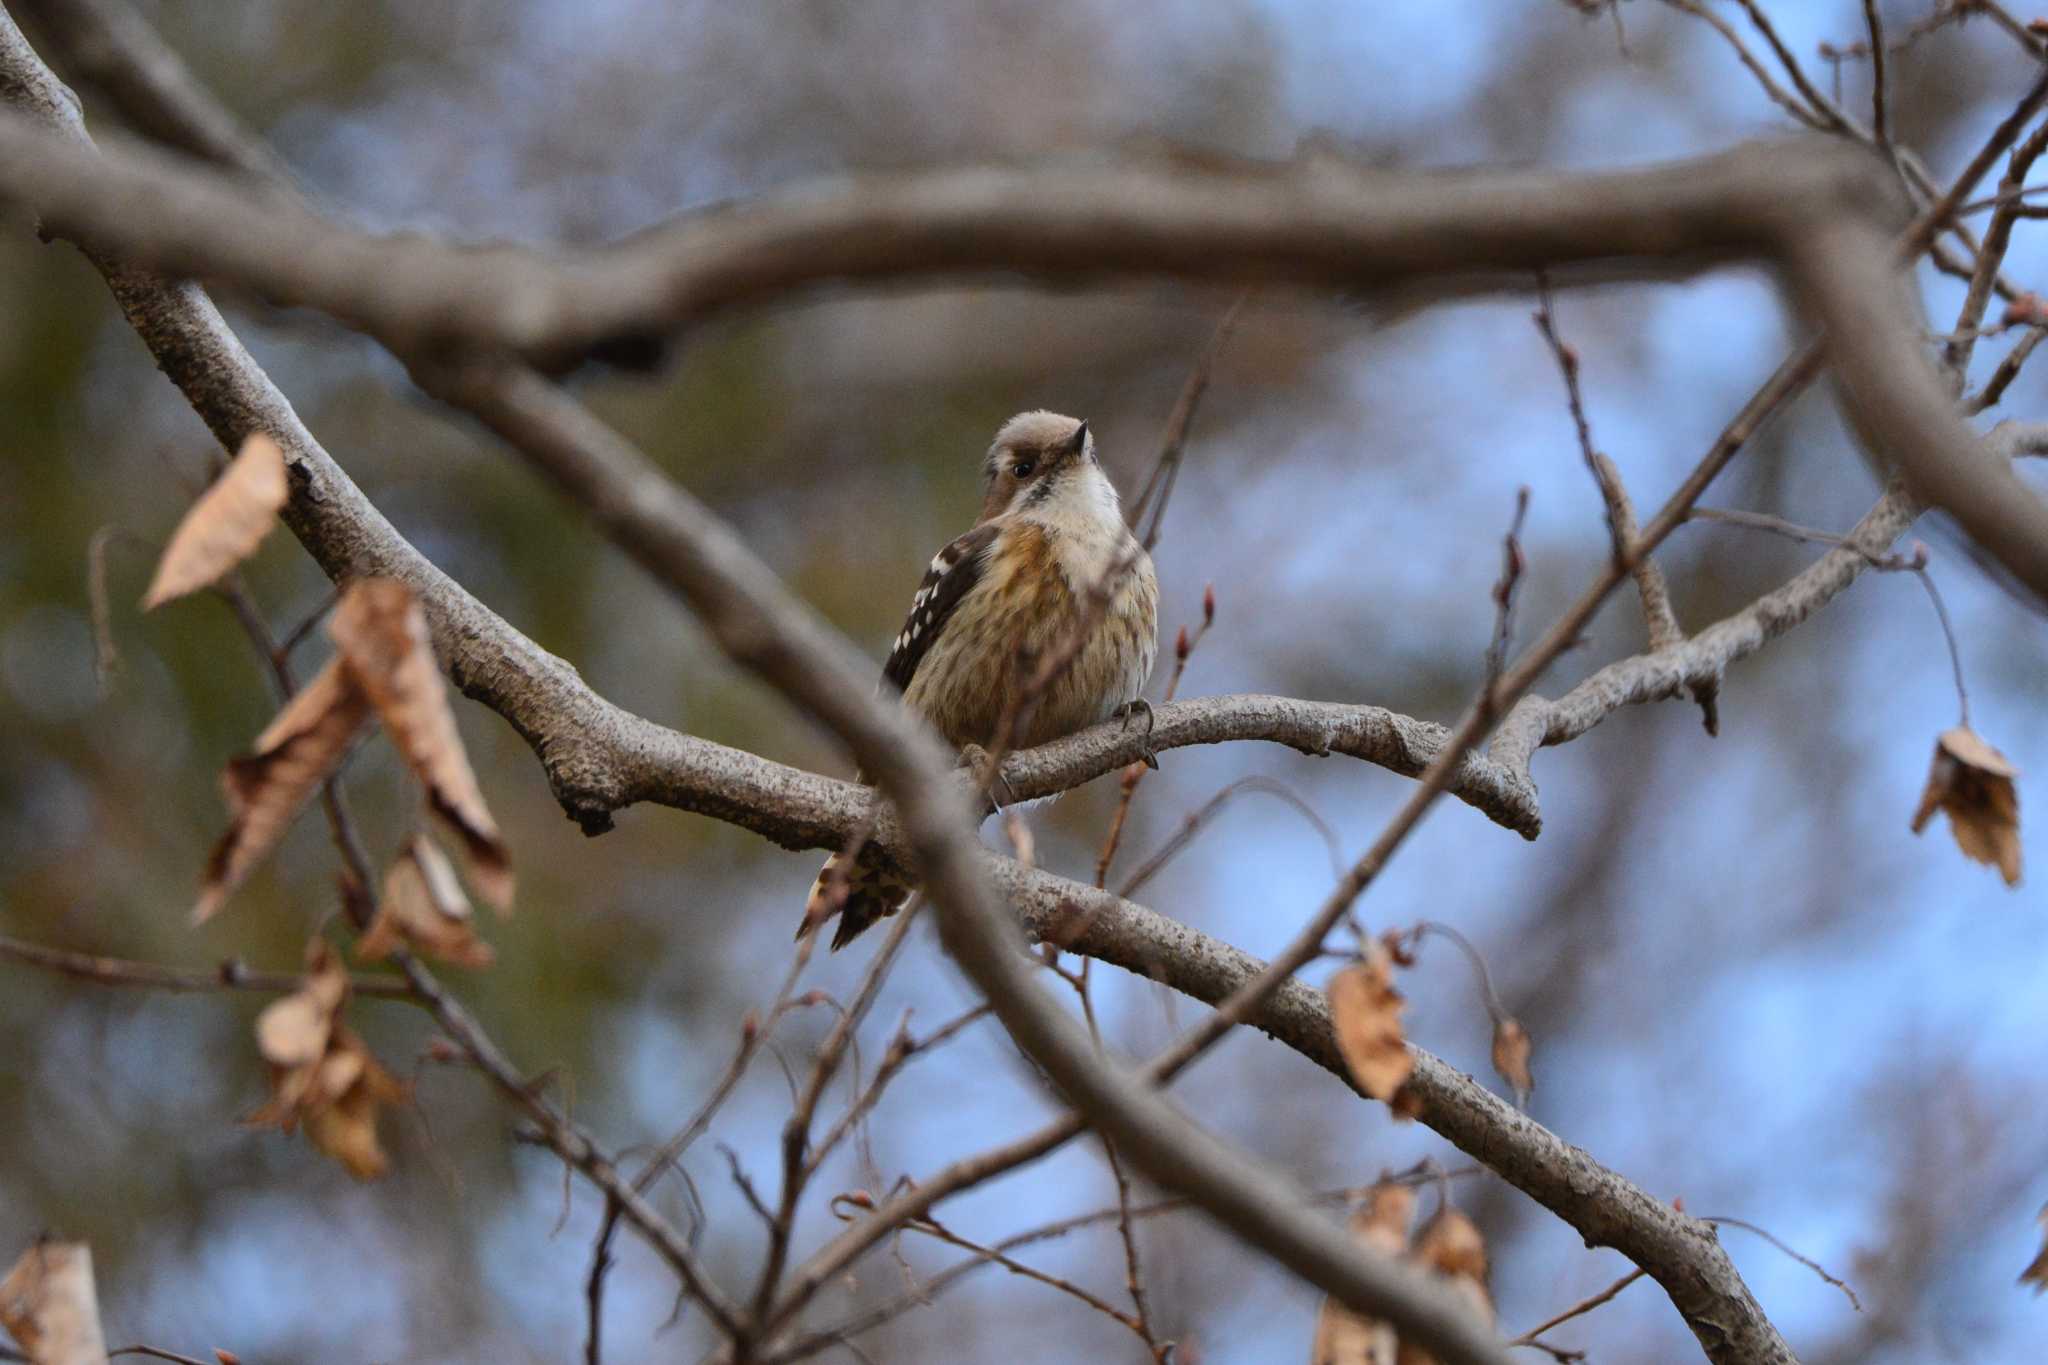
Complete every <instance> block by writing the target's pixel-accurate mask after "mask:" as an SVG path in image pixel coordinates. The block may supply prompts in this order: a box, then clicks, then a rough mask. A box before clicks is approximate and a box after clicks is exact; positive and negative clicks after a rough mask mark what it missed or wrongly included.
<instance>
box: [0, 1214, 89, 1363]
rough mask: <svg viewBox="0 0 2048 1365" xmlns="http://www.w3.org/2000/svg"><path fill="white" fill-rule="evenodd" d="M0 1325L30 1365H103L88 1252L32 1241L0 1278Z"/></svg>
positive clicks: (82, 1247) (84, 1247)
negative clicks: (32, 1244) (3, 1277)
mask: <svg viewBox="0 0 2048 1365" xmlns="http://www.w3.org/2000/svg"><path fill="white" fill-rule="evenodd" d="M0 1327H5V1328H6V1329H7V1330H8V1332H9V1333H10V1334H11V1335H12V1336H13V1337H14V1340H15V1342H16V1343H17V1344H19V1345H20V1347H21V1349H22V1350H23V1352H25V1353H26V1354H27V1356H28V1359H29V1360H30V1361H31V1362H33V1365H106V1359H107V1343H106V1340H105V1338H103V1337H102V1336H101V1335H100V1305H99V1294H98V1292H97V1291H96V1290H95V1289H94V1287H93V1276H92V1248H91V1247H89V1246H87V1245H86V1244H85V1243H83V1242H37V1243H36V1244H35V1245H34V1246H32V1247H30V1248H29V1249H28V1250H27V1251H24V1252H22V1253H21V1259H20V1260H18V1261H16V1262H15V1263H14V1268H13V1269H12V1270H10V1271H8V1272H7V1278H6V1279H4V1280H0Z"/></svg>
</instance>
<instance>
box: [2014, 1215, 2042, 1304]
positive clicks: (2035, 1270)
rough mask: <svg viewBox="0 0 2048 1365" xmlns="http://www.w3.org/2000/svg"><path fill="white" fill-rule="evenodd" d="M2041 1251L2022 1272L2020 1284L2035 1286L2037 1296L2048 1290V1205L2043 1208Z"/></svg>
mask: <svg viewBox="0 0 2048 1365" xmlns="http://www.w3.org/2000/svg"><path fill="white" fill-rule="evenodd" d="M2040 1223H2041V1250H2040V1251H2039V1252H2038V1253H2037V1254H2036V1255H2035V1256H2034V1259H2033V1260H2031V1261H2029V1262H2028V1263H2027V1268H2026V1269H2025V1270H2022V1271H2021V1272H2020V1283H2021V1284H2030V1285H2032V1286H2034V1292H2035V1293H2036V1294H2039V1293H2041V1292H2042V1291H2043V1290H2048V1204H2043V1205H2042V1206H2041V1213H2040Z"/></svg>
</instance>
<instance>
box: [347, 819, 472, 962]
mask: <svg viewBox="0 0 2048 1365" xmlns="http://www.w3.org/2000/svg"><path fill="white" fill-rule="evenodd" d="M400 944H404V945H405V946H406V947H409V948H412V949H415V950H417V951H419V952H421V953H425V954H426V955H427V956H429V957H434V958H438V959H440V960H441V961H443V962H452V963H454V964H455V965H456V966H458V967H476V968H481V967H488V966H490V965H491V963H492V962H493V961H494V960H495V955H494V954H493V953H492V952H491V945H490V944H488V943H485V942H484V941H483V940H482V939H480V938H478V937H477V936H476V917H475V916H474V915H473V914H472V913H471V912H470V906H469V897H467V896H465V895H464V894H463V893H462V883H461V882H460V881H459V880H457V878H456V876H455V868H454V866H453V864H451V863H450V862H449V861H448V855H447V854H445V853H443V852H442V851H441V846H440V845H439V844H436V843H435V842H434V841H433V840H432V839H430V838H428V837H427V836H426V835H424V834H415V835H414V836H413V837H412V838H411V839H408V840H407V841H406V845H405V848H404V849H403V850H401V851H400V853H399V855H398V857H397V858H396V859H395V860H394V861H393V862H392V864H391V870H390V871H389V872H387V873H385V874H384V896H383V899H382V901H381V902H380V903H379V904H378V906H377V917H376V918H375V919H374V920H372V921H371V922H370V927H369V929H368V930H367V931H366V932H365V933H364V934H363V936H362V938H361V939H360V940H358V941H357V943H356V955H357V956H358V957H361V958H363V959H365V960H367V961H372V962H374V961H376V960H378V959H380V958H384V957H388V956H390V953H391V950H392V949H393V948H395V947H397V946H399V945H400Z"/></svg>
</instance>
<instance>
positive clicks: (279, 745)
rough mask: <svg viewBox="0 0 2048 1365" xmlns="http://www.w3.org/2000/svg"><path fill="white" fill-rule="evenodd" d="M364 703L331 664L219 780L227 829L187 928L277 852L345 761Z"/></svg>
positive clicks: (366, 709)
mask: <svg viewBox="0 0 2048 1365" xmlns="http://www.w3.org/2000/svg"><path fill="white" fill-rule="evenodd" d="M369 715H370V710H369V703H368V702H367V701H366V700H365V699H364V697H363V695H362V693H361V692H359V691H357V689H356V687H355V685H354V684H353V683H351V682H350V681H349V679H348V677H347V675H346V674H344V673H343V672H342V671H341V669H340V668H339V667H338V666H337V665H336V664H333V663H329V664H328V665H327V667H325V668H323V669H321V670H320V672H319V674H318V675H317V676H315V677H314V679H313V681H311V682H310V683H307V684H306V685H305V686H304V687H302V688H300V689H299V691H298V693H297V694H296V695H294V696H293V697H292V699H291V700H290V701H289V702H287V703H286V704H285V707H284V709H283V710H282V711H280V712H278V713H277V718H276V719H275V720H273V721H271V722H270V725H269V726H268V727H267V728H266V729H265V730H264V731H263V733H262V734H261V735H259V736H257V738H256V747H255V750H254V751H253V752H251V753H248V754H243V755H240V756H239V757H236V758H232V759H229V760H228V766H227V769H226V770H225V771H224V772H223V773H222V774H221V787H222V790H223V791H224V793H225V794H226V796H227V803H228V812H229V815H230V822H229V824H228V829H227V833H225V834H223V835H221V837H220V842H219V843H217V844H215V845H214V848H213V854H212V856H211V857H209V858H208V859H207V862H206V872H205V875H204V876H203V877H202V878H201V879H200V885H199V901H198V903H197V904H196V905H194V906H193V907H192V922H193V923H194V924H199V923H203V922H204V921H206V920H207V919H210V918H211V917H212V916H213V914H214V912H215V911H217V910H219V909H220V907H221V905H222V904H223V903H224V902H225V901H226V900H227V898H228V896H229V895H230V894H232V893H233V891H234V889H235V888H236V887H238V886H240V885H241V884H242V882H243V881H244V880H245V879H246V878H247V877H248V875H249V874H250V873H251V872H253V871H254V870H255V869H256V866H257V865H258V864H259V863H261V862H262V861H263V859H264V858H265V857H267V856H269V853H270V851H271V850H272V849H273V848H275V847H277V842H278V840H280V839H282V838H283V837H284V833H285V831H286V830H287V829H289V828H291V824H292V821H293V820H295V819H297V818H298V814H299V812H300V811H301V810H303V809H304V808H305V805H306V802H307V801H308V800H310V799H311V798H312V795H313V793H314V792H315V791H318V790H319V788H320V785H321V784H322V783H323V782H325V781H326V780H327V779H328V778H329V777H331V776H333V774H334V771H335V769H337V768H339V767H340V766H341V761H342V760H343V759H344V758H346V757H347V756H348V751H349V748H350V746H351V745H353V744H354V743H355V740H356V737H357V736H358V735H359V734H361V733H362V729H363V724H364V722H365V721H367V720H368V719H369Z"/></svg>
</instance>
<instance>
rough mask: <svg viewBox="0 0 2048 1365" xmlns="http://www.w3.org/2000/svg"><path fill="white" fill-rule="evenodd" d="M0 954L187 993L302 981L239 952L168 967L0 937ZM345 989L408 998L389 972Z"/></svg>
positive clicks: (355, 979) (273, 991) (279, 987)
mask: <svg viewBox="0 0 2048 1365" xmlns="http://www.w3.org/2000/svg"><path fill="white" fill-rule="evenodd" d="M0 958H5V959H7V960H9V961H12V962H20V963H24V964H26V965H28V966H31V967H42V968H45V969H47V970H49V971H53V972H58V973H60V974H62V975H64V976H69V977H75V978H77V979H78V980H81V981H92V982H95V983H97V984H99V985H102V986H134V987H139V988H141V989H144V990H153V991H172V992H181V993H190V994H199V993H211V992H215V991H255V992H257V993H258V994H266V995H288V994H290V993H291V992H293V991H296V990H298V989H300V988H301V987H303V986H304V985H305V984H306V979H305V976H304V975H303V974H300V973H295V972H253V971H250V970H249V969H248V968H247V967H245V966H243V965H242V963H241V960H240V959H239V958H229V959H228V960H227V961H225V962H223V963H221V964H220V965H219V966H218V967H213V968H205V967H171V966H166V965H164V964H162V963H157V962H137V961H133V960H131V959H128V958H120V957H100V956H97V955H95V954H92V953H81V952H74V951H72V950H71V949H68V948H50V947H45V946H44V945H42V944H40V943H27V942H24V941H23V940H21V939H18V938H0ZM349 990H350V991H351V992H352V993H353V994H356V995H361V996H369V997H372V998H375V999H381V1000H409V999H411V998H412V988H411V987H409V986H407V985H406V983H405V982H404V981H402V980H401V979H399V978H398V977H395V976H380V975H371V974H364V973H357V974H356V975H354V976H351V977H350V978H349Z"/></svg>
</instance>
